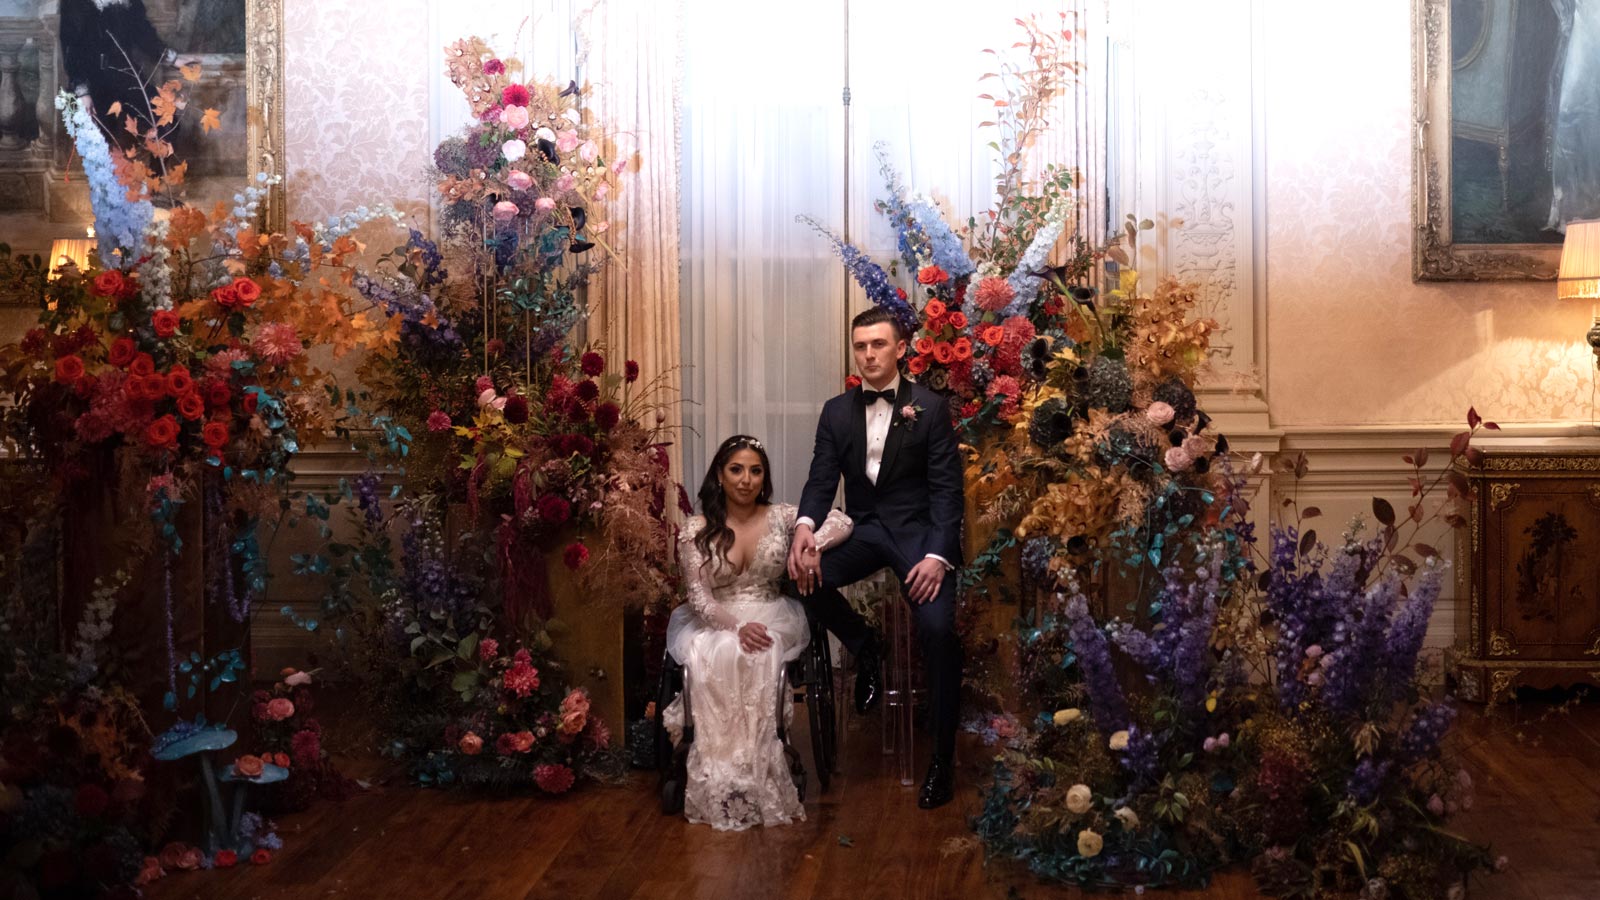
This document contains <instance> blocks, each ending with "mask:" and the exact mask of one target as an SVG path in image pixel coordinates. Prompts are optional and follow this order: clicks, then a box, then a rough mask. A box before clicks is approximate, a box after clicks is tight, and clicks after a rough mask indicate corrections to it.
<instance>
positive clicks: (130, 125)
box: [122, 116, 139, 137]
mask: <svg viewBox="0 0 1600 900" xmlns="http://www.w3.org/2000/svg"><path fill="white" fill-rule="evenodd" d="M122 127H123V128H125V129H127V131H128V133H129V134H131V135H133V136H134V137H138V136H139V123H138V122H135V121H134V120H133V116H123V117H122Z"/></svg>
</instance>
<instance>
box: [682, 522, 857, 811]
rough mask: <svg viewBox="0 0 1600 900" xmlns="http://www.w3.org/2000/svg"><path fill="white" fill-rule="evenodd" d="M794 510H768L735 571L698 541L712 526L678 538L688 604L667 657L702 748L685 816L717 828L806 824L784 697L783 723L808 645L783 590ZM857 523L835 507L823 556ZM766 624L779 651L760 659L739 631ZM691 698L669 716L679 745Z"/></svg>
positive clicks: (820, 543) (798, 612) (690, 527)
mask: <svg viewBox="0 0 1600 900" xmlns="http://www.w3.org/2000/svg"><path fill="white" fill-rule="evenodd" d="M794 520H795V507H794V506H792V505H790V504H787V503H775V504H773V505H771V506H770V507H768V509H767V530H766V532H765V533H763V534H762V536H761V538H760V540H759V541H757V543H756V548H755V553H754V554H753V556H752V557H751V560H750V565H749V566H747V567H746V568H745V569H744V570H743V571H735V570H734V569H733V568H732V567H731V566H730V565H729V564H728V563H726V562H724V561H723V560H720V559H712V560H710V561H709V562H708V561H707V560H706V558H705V555H704V554H702V553H701V552H700V549H699V548H698V547H696V546H695V544H694V539H695V537H696V536H698V535H699V534H700V530H701V529H702V528H704V527H705V519H704V518H703V517H701V516H695V517H693V518H691V519H690V520H689V521H688V522H687V523H686V524H685V526H684V529H683V534H682V536H681V537H680V541H681V543H680V546H679V551H680V560H681V563H682V566H683V573H684V578H685V580H686V582H687V584H688V601H689V602H687V603H685V604H683V605H681V606H679V607H678V608H677V609H676V610H673V613H672V618H671V619H670V620H668V623H667V652H668V653H670V654H672V658H673V659H675V660H677V661H678V662H679V663H680V664H682V665H683V666H684V670H685V671H684V683H685V684H686V685H687V692H688V694H689V703H688V706H689V712H690V715H691V716H692V717H693V720H694V743H692V744H690V745H689V759H688V765H689V773H688V785H687V788H686V790H685V792H684V801H683V813H684V815H685V816H687V817H688V819H689V821H691V822H699V823H703V824H707V825H710V826H711V827H713V828H716V829H717V830H719V831H741V830H743V829H746V828H749V827H751V826H753V825H786V824H788V823H790V822H795V821H803V820H804V819H805V817H806V816H805V810H804V808H803V807H802V806H801V805H800V797H799V795H798V793H797V792H796V791H795V786H794V782H793V781H792V780H790V777H789V766H788V763H787V761H786V760H785V759H784V754H783V744H782V742H781V741H779V740H778V715H779V708H780V700H779V696H780V692H782V693H783V702H782V709H783V714H784V717H785V721H786V722H787V721H788V719H789V718H790V717H791V716H792V715H793V711H792V710H793V705H792V704H791V703H790V702H789V701H788V697H787V686H786V684H785V678H784V664H785V663H786V662H788V661H790V660H793V659H795V658H797V657H799V655H800V651H801V650H804V649H805V647H806V645H807V643H809V641H810V631H809V629H808V628H807V627H806V613H805V609H804V608H803V607H802V606H801V605H800V603H799V602H798V601H796V600H794V599H792V598H789V597H785V596H784V595H782V594H781V593H779V592H778V585H779V582H780V581H781V580H782V579H783V576H784V574H785V569H786V560H787V558H788V555H789V538H790V535H791V534H792V533H793V531H794ZM850 529H851V522H850V518H849V517H848V516H846V515H845V514H844V513H842V512H839V511H838V510H835V511H833V512H831V513H829V514H828V518H827V520H826V521H824V522H823V524H822V527H821V528H819V529H817V534H816V538H817V547H818V549H827V548H828V547H831V546H834V545H836V544H838V543H840V542H841V541H843V540H844V539H845V538H847V537H849V535H850ZM746 622H760V623H761V624H763V625H765V626H766V628H767V633H768V634H769V635H771V636H772V639H773V641H772V646H771V647H769V648H767V649H766V650H763V651H761V652H759V653H746V652H745V651H744V650H742V649H741V648H740V647H739V635H738V628H739V626H741V625H743V624H745V623H746ZM683 707H684V701H683V696H682V695H681V694H680V695H679V696H678V697H677V698H676V699H674V700H673V701H672V704H671V705H670V706H668V707H667V709H666V710H664V711H663V712H662V722H663V724H664V725H665V726H666V727H667V729H668V730H669V731H670V732H672V734H673V739H674V741H676V740H678V738H679V737H680V736H681V734H682V730H683V724H684V721H683V714H684V713H683Z"/></svg>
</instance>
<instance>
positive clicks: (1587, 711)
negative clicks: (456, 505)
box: [150, 700, 1600, 900]
mask: <svg viewBox="0 0 1600 900" xmlns="http://www.w3.org/2000/svg"><path fill="white" fill-rule="evenodd" d="M1554 709H1556V707H1554V706H1553V705H1551V704H1549V703H1547V702H1544V701H1542V700H1540V701H1535V702H1532V703H1528V704H1524V706H1523V707H1522V708H1521V709H1519V710H1518V711H1517V713H1516V714H1515V715H1513V716H1511V717H1509V718H1502V719H1500V720H1496V721H1489V720H1485V719H1483V718H1481V717H1479V716H1478V715H1476V714H1471V715H1468V716H1467V717H1465V720H1464V722H1463V726H1464V727H1463V728H1461V729H1460V737H1461V749H1462V751H1463V752H1464V753H1465V754H1466V758H1467V760H1468V761H1469V767H1470V771H1471V772H1472V773H1473V775H1474V777H1475V779H1476V781H1477V785H1478V795H1477V803H1476V805H1475V807H1474V809H1473V810H1472V811H1471V812H1470V813H1469V814H1467V815H1466V816H1464V817H1463V818H1462V819H1461V820H1460V821H1459V823H1458V825H1459V827H1460V830H1461V831H1462V832H1464V833H1466V834H1468V835H1469V836H1471V837H1474V838H1476V839H1480V840H1488V841H1492V842H1493V843H1494V845H1495V849H1496V852H1499V853H1504V854H1506V855H1508V856H1509V857H1510V860H1511V866H1510V869H1509V870H1508V871H1507V872H1506V873H1504V874H1502V875H1499V876H1494V877H1491V878H1487V879H1480V880H1478V881H1476V882H1475V883H1474V885H1473V889H1472V891H1471V894H1470V896H1471V897H1472V898H1474V900H1479V898H1492V900H1590V898H1600V704H1597V703H1593V702H1591V703H1587V704H1581V705H1577V706H1576V707H1575V708H1572V709H1570V710H1568V711H1566V712H1552V710H1554ZM803 718H804V717H803V716H799V717H797V719H803ZM802 737H803V735H802ZM877 738H878V729H877V723H876V719H868V720H855V721H854V723H853V725H852V728H851V729H850V730H849V731H848V732H847V734H846V743H845V748H844V760H843V764H842V768H843V770H844V771H843V772H842V774H841V775H840V776H839V777H838V778H837V779H836V781H835V782H834V785H833V787H832V789H831V790H830V791H829V792H828V793H827V794H826V795H825V796H822V797H820V798H818V797H816V796H812V797H811V798H809V799H808V801H807V803H806V814H807V821H806V822H805V823H803V824H799V825H794V826H790V827H784V828H774V829H770V830H756V831H752V832H745V833H740V834H722V833H718V832H715V831H713V830H711V829H710V828H707V827H704V826H693V825H689V824H687V823H685V822H684V821H683V820H682V819H681V818H679V817H667V816H663V815H661V814H660V812H659V811H658V810H657V808H656V797H655V791H654V787H655V781H654V777H653V776H652V775H649V774H645V773H635V774H634V775H633V776H632V777H631V778H630V780H629V782H628V783H627V784H626V785H623V786H619V787H594V786H588V787H584V788H582V789H580V790H578V791H577V792H575V793H574V794H571V795H568V796H566V797H563V798H555V799H549V798H543V797H507V798H498V799H497V798H489V797H482V796H477V797H473V796H467V795H463V794H459V793H447V792H442V791H430V790H419V789H414V788H411V787H408V786H405V785H404V783H403V782H401V781H396V782H395V783H394V784H393V785H391V786H384V787H376V788H374V789H372V790H371V791H369V792H367V793H365V794H363V795H361V796H358V797H356V798H354V799H351V800H348V801H345V802H343V803H321V804H319V805H318V806H316V807H314V808H313V809H312V810H310V811H308V812H305V813H301V814H298V815H295V816H290V817H286V818H285V819H283V820H281V821H280V822H279V826H280V834H281V835H282V836H283V838H284V841H285V847H284V849H283V850H282V851H281V853H280V854H279V855H278V857H277V859H275V860H274V861H273V862H271V863H270V864H268V865H266V866H259V867H251V866H242V867H240V868H237V869H234V870H229V871H215V872H198V873H191V874H179V875H175V876H170V877H168V878H166V879H163V880H162V881H161V882H158V883H157V884H155V885H153V886H152V890H151V892H150V896H151V897H152V898H154V900H179V898H184V900H186V898H191V897H193V898H207V900H235V898H237V900H245V898H252V900H254V898H260V900H268V898H319V897H349V898H364V897H383V898H387V897H396V898H400V897H405V898H412V897H417V898H459V900H500V898H505V900H513V898H685V900H686V898H702V897H705V898H763V897H780V898H848V900H872V898H941V900H942V898H960V900H978V898H1007V900H1009V898H1034V897H1076V896H1080V894H1079V893H1078V892H1076V891H1073V890H1068V889H1063V888H1058V887H1053V886H1047V885H1042V884H1040V883H1038V882H1036V881H1035V880H1034V879H1032V878H1031V877H1030V876H1029V875H1028V873H1027V872H1026V871H1022V870H1020V869H1018V868H1017V867H1015V866H1014V865H1011V864H1009V863H1002V862H998V861H996V862H992V863H990V864H988V865H985V862H984V859H983V853H982V850H981V849H980V848H979V846H978V845H977V843H976V841H975V839H974V838H973V837H972V836H971V833H970V832H969V831H968V830H967V828H966V824H965V821H966V818H967V817H968V816H969V815H971V814H973V813H974V812H975V811H976V809H977V806H978V786H979V785H980V784H981V779H982V774H981V772H982V769H983V767H984V762H983V760H984V759H985V757H986V754H985V753H984V751H983V748H982V747H981V746H979V745H977V744H966V745H963V749H962V754H963V756H964V758H965V760H966V761H967V762H966V764H965V765H964V767H963V769H962V771H961V773H960V782H959V794H958V800H957V802H955V803H952V804H950V805H949V806H947V807H945V808H943V809H940V810H937V811H933V812H925V811H922V810H919V809H917V808H916V803H915V795H914V793H913V789H912V788H904V787H901V786H900V785H899V784H898V782H897V780H896V779H895V778H894V777H893V774H892V773H891V772H890V771H889V769H890V766H889V763H888V762H887V760H886V759H885V758H884V757H883V756H882V755H881V754H880V753H879V752H878V746H877ZM802 746H805V745H804V744H802ZM806 756H807V761H808V763H809V753H807V754H806ZM917 774H918V776H920V771H919V772H918V773H917ZM1150 893H1151V895H1159V896H1162V897H1170V898H1197V897H1208V898H1219V900H1220V898H1256V897H1259V896H1260V895H1259V894H1258V893H1257V892H1256V890H1255V888H1254V886H1253V884H1252V882H1251V880H1250V878H1249V876H1248V874H1247V873H1244V872H1241V871H1230V872H1225V873H1223V874H1222V875H1220V876H1219V877H1217V878H1216V879H1215V880H1214V881H1213V883H1212V885H1211V887H1210V888H1209V889H1207V890H1205V891H1194V892H1179V891H1162V892H1159V893H1158V892H1150Z"/></svg>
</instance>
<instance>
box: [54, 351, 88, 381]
mask: <svg viewBox="0 0 1600 900" xmlns="http://www.w3.org/2000/svg"><path fill="white" fill-rule="evenodd" d="M82 377H83V360H82V359H81V358H80V357H79V356H78V355H77V354H72V355H70V356H63V357H61V358H60V359H58V360H56V380H57V381H59V382H61V383H62V384H72V383H73V382H74V381H77V380H78V379H79V378H82Z"/></svg>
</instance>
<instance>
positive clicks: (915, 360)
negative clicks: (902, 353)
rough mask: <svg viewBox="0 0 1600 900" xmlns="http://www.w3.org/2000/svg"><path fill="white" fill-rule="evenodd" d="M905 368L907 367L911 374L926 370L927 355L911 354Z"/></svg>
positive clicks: (918, 373)
mask: <svg viewBox="0 0 1600 900" xmlns="http://www.w3.org/2000/svg"><path fill="white" fill-rule="evenodd" d="M906 368H907V369H909V370H910V371H911V374H913V375H921V374H922V373H923V372H926V371H928V357H927V356H913V357H912V358H911V362H909V363H907V364H906Z"/></svg>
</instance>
